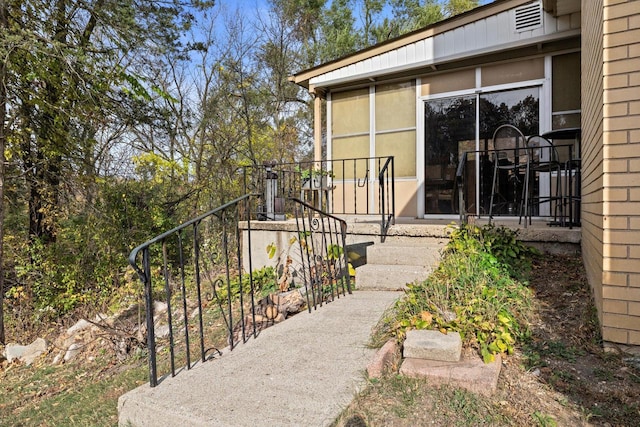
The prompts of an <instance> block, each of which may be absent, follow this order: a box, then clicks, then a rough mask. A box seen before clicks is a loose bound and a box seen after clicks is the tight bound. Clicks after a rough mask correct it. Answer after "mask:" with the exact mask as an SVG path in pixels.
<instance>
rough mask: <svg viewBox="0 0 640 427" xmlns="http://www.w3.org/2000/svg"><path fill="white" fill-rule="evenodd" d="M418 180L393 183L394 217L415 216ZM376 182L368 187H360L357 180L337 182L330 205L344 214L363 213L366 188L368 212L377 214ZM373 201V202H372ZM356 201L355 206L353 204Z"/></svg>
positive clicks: (335, 210)
mask: <svg viewBox="0 0 640 427" xmlns="http://www.w3.org/2000/svg"><path fill="white" fill-rule="evenodd" d="M417 187H418V182H417V181H416V180H415V179H410V180H397V181H396V183H395V195H396V197H395V202H396V206H395V207H396V217H410V218H413V217H415V216H416V212H417V210H418V201H417V192H418V189H417ZM379 188H380V186H379V185H378V184H377V183H372V184H371V185H370V186H369V187H360V186H358V185H357V182H349V181H347V182H345V183H344V184H342V183H337V184H336V185H335V188H334V189H333V193H332V201H331V203H332V207H333V211H334V212H339V213H344V214H355V213H363V212H364V209H365V205H366V202H367V190H368V191H370V192H371V191H373V194H371V193H370V194H369V203H370V208H371V210H370V211H369V213H370V214H378V213H380V212H379V211H378V203H377V200H378V197H379V194H378V189H379ZM373 202H375V203H373ZM355 203H357V206H356V205H355Z"/></svg>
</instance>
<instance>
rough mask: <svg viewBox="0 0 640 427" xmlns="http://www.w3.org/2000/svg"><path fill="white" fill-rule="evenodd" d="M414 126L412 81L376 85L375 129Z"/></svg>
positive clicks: (414, 107)
mask: <svg viewBox="0 0 640 427" xmlns="http://www.w3.org/2000/svg"><path fill="white" fill-rule="evenodd" d="M415 127H416V90H415V84H414V82H406V83H393V84H386V85H378V86H376V131H377V132H380V131H388V130H393V129H406V128H415ZM414 145H415V144H414Z"/></svg>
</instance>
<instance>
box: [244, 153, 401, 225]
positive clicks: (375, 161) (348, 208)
mask: <svg viewBox="0 0 640 427" xmlns="http://www.w3.org/2000/svg"><path fill="white" fill-rule="evenodd" d="M376 178H377V180H378V182H377V184H379V185H377V186H376V185H375V184H376V181H375V180H376ZM245 188H246V189H247V191H251V192H258V193H260V194H261V199H260V202H259V203H258V204H257V205H256V208H257V212H256V214H257V216H258V218H260V219H263V220H283V219H285V218H287V217H288V216H291V215H293V210H294V206H293V202H292V198H294V197H295V198H298V199H299V200H302V201H304V202H307V203H310V204H311V205H313V206H315V207H317V208H319V209H321V210H323V211H326V212H329V213H332V214H334V215H363V216H366V215H382V221H381V231H382V233H383V234H384V233H386V231H387V230H388V228H389V226H390V224H392V223H393V221H394V220H395V176H394V170H393V156H390V157H359V158H350V159H333V160H323V161H307V162H296V163H276V162H270V163H267V164H265V165H262V166H260V167H255V166H251V167H247V168H246V169H245ZM371 200H374V201H376V203H377V205H376V204H372V203H370V201H371Z"/></svg>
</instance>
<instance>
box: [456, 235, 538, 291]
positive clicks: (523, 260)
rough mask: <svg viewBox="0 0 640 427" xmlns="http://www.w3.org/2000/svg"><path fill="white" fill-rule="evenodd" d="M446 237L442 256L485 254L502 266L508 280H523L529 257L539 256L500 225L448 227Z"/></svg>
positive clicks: (529, 262)
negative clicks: (462, 252)
mask: <svg viewBox="0 0 640 427" xmlns="http://www.w3.org/2000/svg"><path fill="white" fill-rule="evenodd" d="M449 235H450V240H449V243H448V244H447V246H446V247H445V254H446V253H450V252H459V251H471V252H479V251H483V252H487V253H489V254H491V255H493V256H494V257H495V258H496V261H497V262H498V263H500V264H502V265H503V266H504V267H505V269H506V270H507V271H508V273H509V275H510V276H511V277H515V278H517V279H523V278H524V276H523V272H527V271H529V270H530V269H531V257H532V256H537V255H540V251H538V250H537V249H536V248H534V247H532V246H528V245H526V244H525V243H523V242H522V241H521V240H519V239H518V231H517V230H512V229H510V228H506V227H504V226H499V227H496V226H495V225H493V224H487V225H484V226H482V227H479V226H477V225H474V224H464V225H462V226H454V225H452V226H450V227H449Z"/></svg>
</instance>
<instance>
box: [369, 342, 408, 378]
mask: <svg viewBox="0 0 640 427" xmlns="http://www.w3.org/2000/svg"><path fill="white" fill-rule="evenodd" d="M399 359H400V348H399V347H398V342H397V341H396V340H395V338H392V339H390V340H389V341H387V342H386V343H385V344H384V345H383V346H382V347H381V348H380V349H379V350H378V351H377V352H376V354H375V356H374V358H373V360H371V362H369V364H368V365H367V375H369V378H381V377H382V375H383V374H384V373H385V371H388V370H390V369H393V367H394V365H395V366H396V367H397V366H398V365H397V363H398V360H399Z"/></svg>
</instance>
